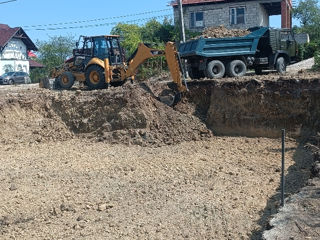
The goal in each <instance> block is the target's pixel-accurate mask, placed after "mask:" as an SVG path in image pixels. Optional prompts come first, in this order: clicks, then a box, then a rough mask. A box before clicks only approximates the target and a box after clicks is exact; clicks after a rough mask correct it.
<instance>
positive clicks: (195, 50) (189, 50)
mask: <svg viewBox="0 0 320 240" xmlns="http://www.w3.org/2000/svg"><path fill="white" fill-rule="evenodd" d="M267 31H268V28H266V27H263V28H260V29H258V30H256V31H254V32H252V33H250V34H248V35H246V36H244V37H233V38H199V39H197V40H191V41H188V42H186V43H181V44H180V46H179V54H180V56H181V58H188V57H195V56H202V57H208V58H210V57H223V56H236V55H254V54H255V53H256V50H257V47H258V43H259V40H260V38H261V37H262V36H263V35H264V34H265V33H266V32H267Z"/></svg>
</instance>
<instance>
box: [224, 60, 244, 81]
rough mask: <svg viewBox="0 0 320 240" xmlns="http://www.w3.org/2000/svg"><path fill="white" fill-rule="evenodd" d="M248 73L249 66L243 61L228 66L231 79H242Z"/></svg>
mask: <svg viewBox="0 0 320 240" xmlns="http://www.w3.org/2000/svg"><path fill="white" fill-rule="evenodd" d="M246 72H247V66H246V64H245V63H244V62H243V61H241V60H233V61H231V62H229V63H228V65H227V74H228V76H229V77H242V76H244V75H245V74H246Z"/></svg>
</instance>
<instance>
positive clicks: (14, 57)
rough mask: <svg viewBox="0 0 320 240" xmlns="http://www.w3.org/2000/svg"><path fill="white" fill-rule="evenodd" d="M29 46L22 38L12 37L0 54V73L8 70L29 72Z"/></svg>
mask: <svg viewBox="0 0 320 240" xmlns="http://www.w3.org/2000/svg"><path fill="white" fill-rule="evenodd" d="M29 69H30V66H29V61H28V60H27V47H26V45H25V44H24V43H23V42H22V41H21V40H20V39H14V38H13V39H11V41H10V42H8V44H7V45H6V47H5V48H4V50H3V51H2V53H1V55H0V75H2V74H3V73H5V72H8V71H23V72H26V73H29Z"/></svg>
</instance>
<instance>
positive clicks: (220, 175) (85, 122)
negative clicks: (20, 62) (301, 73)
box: [0, 75, 314, 239]
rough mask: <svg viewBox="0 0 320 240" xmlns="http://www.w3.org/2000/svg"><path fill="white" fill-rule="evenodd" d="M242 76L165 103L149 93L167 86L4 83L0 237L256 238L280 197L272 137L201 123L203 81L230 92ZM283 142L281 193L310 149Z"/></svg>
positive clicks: (299, 179) (292, 184)
mask: <svg viewBox="0 0 320 240" xmlns="http://www.w3.org/2000/svg"><path fill="white" fill-rule="evenodd" d="M279 77H280V76H279V75H266V76H260V77H259V79H258V80H257V81H260V79H261V80H262V78H265V80H266V79H268V81H270V79H272V78H274V79H277V78H278V79H279ZM310 79H314V75H312V76H311V77H310ZM251 80H252V79H251V77H248V78H244V79H242V80H239V83H236V84H234V83H235V81H234V80H232V79H225V80H222V81H221V82H220V83H217V82H215V81H214V82H213V83H212V84H211V83H210V84H209V85H206V84H204V85H201V84H200V86H198V87H196V86H195V85H194V86H192V84H191V89H193V90H194V91H190V93H188V94H187V95H186V96H185V97H184V98H183V101H182V102H180V103H179V104H178V105H176V106H175V107H174V108H172V107H169V106H168V105H166V104H164V103H162V102H160V101H159V99H158V96H159V95H161V93H163V91H169V92H170V91H171V90H170V89H169V88H168V86H167V83H166V82H161V83H160V82H156V83H153V82H152V81H151V82H149V83H145V84H134V85H130V84H126V85H124V86H123V87H119V88H110V89H107V90H99V91H86V90H84V89H75V90H72V91H62V92H60V91H50V90H45V89H38V88H37V87H36V86H33V87H31V86H3V87H2V86H1V87H0V123H1V124H0V142H1V145H2V147H1V148H0V161H1V165H0V169H1V170H0V179H1V181H0V202H1V204H0V236H1V237H0V238H1V239H261V238H262V231H263V230H264V229H265V228H266V227H267V223H268V220H269V217H270V216H271V214H274V213H276V211H277V208H278V205H279V194H278V192H279V179H280V178H279V176H280V160H281V148H280V147H281V143H280V141H279V139H277V138H263V137H252V138H248V137H243V136H242V137H231V136H230V137H224V136H213V135H214V134H213V132H214V130H213V128H212V126H211V125H210V124H212V122H210V124H208V122H207V120H208V118H207V115H208V113H209V112H212V111H213V109H212V108H210V106H211V103H212V102H211V101H212V98H211V97H210V94H211V90H212V89H211V87H212V86H213V89H214V87H218V88H219V89H221V91H225V90H226V89H229V90H230V87H231V88H233V89H235V92H236V94H238V91H240V92H241V91H242V90H241V89H243V86H244V85H246V84H247V83H251ZM306 81H309V80H306ZM237 82H238V81H237ZM271 82H272V80H271ZM242 84H244V85H242ZM169 85H170V84H169ZM208 86H209V87H208ZM223 86H224V87H225V88H224V87H223ZM235 86H240V88H237V87H235ZM247 88H248V89H249V90H250V89H251V90H252V89H253V87H252V85H250V84H249V85H248V86H247ZM210 89H211V90H210ZM290 89H291V88H290ZM313 89H314V88H313ZM209 90H210V91H209ZM251 90H250V91H251ZM230 91H231V90H230ZM226 92H227V95H223V96H228V99H231V98H230V97H232V94H231V95H230V92H228V91H226ZM242 92H243V91H242ZM242 92H241V94H242ZM289 92H290V91H289ZM264 93H266V96H269V95H268V93H269V91H268V92H264ZM235 96H236V95H235ZM270 96H272V94H271V95H270ZM286 96H289V94H288V95H286ZM294 96H295V95H294ZM306 96H308V95H306ZM248 97H249V95H248ZM226 104H229V102H228V101H227V102H226ZM216 106H219V105H216ZM220 106H223V105H220ZM280 110H281V109H280ZM218 112H219V111H218ZM227 113H228V112H226V114H227ZM266 114H268V113H267V112H266ZM226 116H227V115H226ZM226 119H228V118H226ZM286 146H287V152H286V175H287V176H288V180H287V181H288V182H287V184H286V186H287V190H286V192H287V193H288V194H289V195H290V194H293V193H295V192H297V191H298V190H299V189H300V188H301V187H302V186H304V184H305V183H306V181H307V179H308V178H309V174H310V170H309V167H310V166H311V164H312V157H311V155H310V154H309V152H308V150H307V149H305V148H304V147H303V145H301V144H299V143H298V142H297V141H296V140H295V139H293V138H287V143H286Z"/></svg>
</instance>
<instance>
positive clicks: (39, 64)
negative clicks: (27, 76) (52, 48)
mask: <svg viewBox="0 0 320 240" xmlns="http://www.w3.org/2000/svg"><path fill="white" fill-rule="evenodd" d="M29 65H30V68H43V67H44V66H43V65H42V64H41V63H38V62H36V61H34V60H31V59H29Z"/></svg>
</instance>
